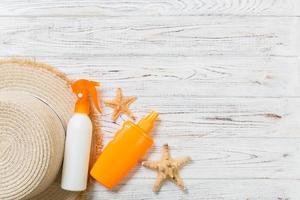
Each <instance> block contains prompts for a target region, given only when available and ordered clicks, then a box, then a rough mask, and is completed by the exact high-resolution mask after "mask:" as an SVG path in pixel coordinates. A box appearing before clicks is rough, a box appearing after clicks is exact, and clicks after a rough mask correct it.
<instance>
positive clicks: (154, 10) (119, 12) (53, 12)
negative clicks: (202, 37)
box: [0, 0, 300, 17]
mask: <svg viewBox="0 0 300 200" xmlns="http://www.w3.org/2000/svg"><path fill="white" fill-rule="evenodd" d="M299 8H300V2H299V1H298V0H250V1H249V0H176V1H175V0H139V1H136V0H101V1H98V0H88V1H86V0H52V1H49V0H31V1H22V0H3V1H1V2H0V16H39V17H40V16H76V15H77V16H78V15H82V16H139V15H142V16H145V15H147V16H157V15H159V16H170V15H175V16H183V15H185V16H190V15H193V16H199V15H200V16H201V15H254V16H264V15H271V16H299V14H300V9H299Z"/></svg>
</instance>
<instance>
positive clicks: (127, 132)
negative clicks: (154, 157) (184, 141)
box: [90, 112, 158, 189]
mask: <svg viewBox="0 0 300 200" xmlns="http://www.w3.org/2000/svg"><path fill="white" fill-rule="evenodd" d="M157 117H158V113H156V112H151V113H150V114H149V115H147V116H146V117H145V118H143V119H141V120H140V121H139V122H138V124H134V123H133V122H131V121H126V122H125V123H124V124H123V126H122V128H121V129H120V130H119V131H117V133H116V134H115V136H114V138H113V140H112V141H111V142H110V143H109V144H108V145H107V146H106V147H105V149H104V150H103V152H102V154H101V155H100V156H99V158H98V160H97V161H96V163H95V164H94V166H93V168H92V170H91V172H90V174H91V176H92V177H93V178H95V179H96V180H97V181H98V182H100V183H101V184H102V185H104V186H105V187H107V188H109V189H111V188H113V187H114V186H115V185H117V184H118V183H119V182H120V181H121V180H122V179H123V178H124V177H125V176H126V175H127V174H128V172H129V171H130V170H131V169H132V168H133V167H134V166H135V165H136V164H137V162H138V161H139V160H140V159H141V158H142V157H143V156H144V155H145V154H146V152H147V150H148V149H149V148H150V147H151V146H152V144H153V139H152V137H151V135H150V132H151V130H152V128H153V126H154V122H155V120H156V118H157Z"/></svg>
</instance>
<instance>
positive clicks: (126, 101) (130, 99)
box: [123, 96, 137, 105]
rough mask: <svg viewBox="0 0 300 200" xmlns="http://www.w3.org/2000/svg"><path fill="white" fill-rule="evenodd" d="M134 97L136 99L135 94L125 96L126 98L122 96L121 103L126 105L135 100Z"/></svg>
mask: <svg viewBox="0 0 300 200" xmlns="http://www.w3.org/2000/svg"><path fill="white" fill-rule="evenodd" d="M136 99H137V97H136V96H131V97H126V98H124V100H123V103H124V104H126V105H130V104H132V103H133V102H135V101H136Z"/></svg>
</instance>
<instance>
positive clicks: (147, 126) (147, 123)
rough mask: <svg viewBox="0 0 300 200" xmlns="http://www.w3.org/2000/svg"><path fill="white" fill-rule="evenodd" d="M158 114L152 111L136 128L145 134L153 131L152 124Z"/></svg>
mask: <svg viewBox="0 0 300 200" xmlns="http://www.w3.org/2000/svg"><path fill="white" fill-rule="evenodd" d="M158 115H159V114H158V113H157V112H154V111H152V112H151V113H149V114H148V115H147V116H146V117H145V118H143V119H141V120H140V121H139V123H138V126H139V127H140V128H141V129H143V131H145V133H150V131H151V130H152V129H153V126H154V122H155V120H156V119H157V117H158Z"/></svg>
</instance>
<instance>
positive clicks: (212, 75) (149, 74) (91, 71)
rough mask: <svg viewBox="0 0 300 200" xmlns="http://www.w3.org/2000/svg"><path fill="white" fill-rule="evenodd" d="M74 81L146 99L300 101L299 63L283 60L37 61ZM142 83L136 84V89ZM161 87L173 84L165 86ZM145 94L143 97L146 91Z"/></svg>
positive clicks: (72, 58) (156, 58) (266, 58)
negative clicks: (119, 89) (89, 81)
mask: <svg viewBox="0 0 300 200" xmlns="http://www.w3.org/2000/svg"><path fill="white" fill-rule="evenodd" d="M36 59H38V60H41V61H43V62H46V63H49V64H51V65H53V66H56V67H58V68H59V69H60V70H62V71H63V72H65V73H67V74H68V75H69V77H70V78H72V79H78V78H83V77H84V78H87V79H95V80H99V81H101V82H102V83H103V86H104V88H103V89H105V90H106V91H108V92H110V93H109V94H108V95H113V90H114V88H115V87H117V86H120V87H122V88H123V89H124V90H127V91H130V92H131V93H133V94H136V95H137V94H139V95H138V96H141V97H162V98H164V97H166V95H167V97H179V98H183V97H185V98H190V97H191V96H192V97H193V98H195V102H196V101H197V99H198V98H203V97H204V98H208V97H218V98H220V97H221V98H225V97H247V98H250V97H274V98H276V97H299V94H300V87H299V84H300V80H299V74H300V71H299V70H300V69H299V65H298V61H299V60H298V59H297V58H286V57H284V58H282V57H255V58H252V57H251V58H249V57H231V58H228V57H222V56H221V57H218V56H217V57H212V56H209V57H171V58H170V57H80V58H76V57H70V58H61V57H37V58H36ZM135 83H136V84H135ZM161 85H172V87H164V88H163V89H161ZM140 91H142V92H140Z"/></svg>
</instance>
